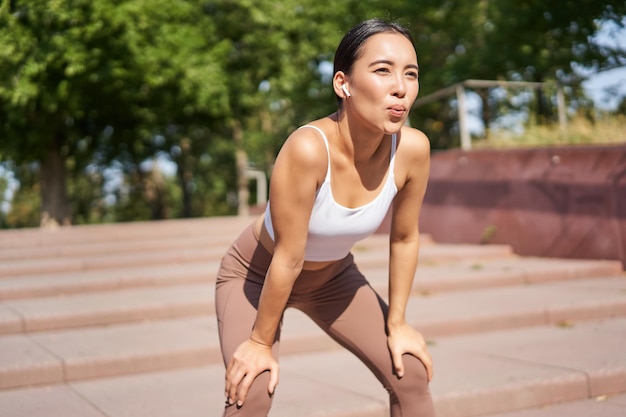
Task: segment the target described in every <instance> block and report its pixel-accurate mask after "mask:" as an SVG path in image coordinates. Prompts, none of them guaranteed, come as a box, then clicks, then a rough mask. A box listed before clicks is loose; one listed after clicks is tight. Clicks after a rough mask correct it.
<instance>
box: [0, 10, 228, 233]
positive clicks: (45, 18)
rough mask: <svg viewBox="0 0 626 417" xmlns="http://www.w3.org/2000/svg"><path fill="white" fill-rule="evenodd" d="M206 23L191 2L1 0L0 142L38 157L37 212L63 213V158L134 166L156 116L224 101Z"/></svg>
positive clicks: (211, 109)
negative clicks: (38, 204) (0, 112)
mask: <svg viewBox="0 0 626 417" xmlns="http://www.w3.org/2000/svg"><path fill="white" fill-rule="evenodd" d="M211 28H212V25H211V19H208V16H207V14H206V13H205V11H204V9H203V7H202V2H201V1H195V2H180V1H178V2H169V1H147V0H128V1H121V0H120V1H115V2H111V1H105V0H96V1H91V0H76V1H69V0H54V1H47V0H32V1H28V2H26V1H17V0H15V1H8V0H3V1H2V3H1V7H0V111H2V113H3V115H4V117H3V119H2V120H1V122H0V123H1V124H0V133H1V134H2V137H3V143H2V150H3V154H4V155H6V157H7V158H9V159H11V160H14V161H15V162H16V164H21V163H22V162H25V161H36V162H37V163H38V166H39V171H40V179H41V207H42V216H43V217H50V218H52V219H53V220H55V221H56V222H58V223H67V222H69V221H70V219H71V205H70V203H69V199H68V190H67V186H66V178H67V176H68V174H69V173H68V166H67V165H68V158H72V161H71V165H72V173H71V174H74V175H80V173H84V169H85V168H86V167H87V166H88V165H89V164H94V163H95V164H99V165H106V164H108V163H110V162H111V161H113V160H115V159H119V160H120V161H121V163H122V165H123V166H131V167H137V166H138V165H139V164H140V163H141V162H142V161H143V160H145V159H146V158H149V157H150V156H151V155H152V154H153V152H154V151H155V149H156V148H157V147H155V146H154V143H153V140H154V137H155V136H156V135H157V134H158V133H159V132H166V127H167V126H169V125H171V124H173V123H176V124H180V125H185V124H187V123H189V122H190V121H193V120H196V121H197V120H204V121H205V122H207V121H210V120H213V119H215V118H216V117H217V115H218V114H220V113H223V112H224V111H225V110H226V106H227V104H228V102H227V99H226V98H225V95H226V94H227V90H226V89H225V88H223V87H222V85H223V82H220V81H223V77H222V75H221V73H220V61H221V55H220V52H219V51H220V50H222V51H223V50H224V48H223V47H222V46H221V44H220V42H216V38H215V36H211V33H212V32H211V30H212V29H211ZM216 51H217V52H216ZM165 137H167V134H166V135H165ZM169 145H171V144H169ZM170 148H171V146H170Z"/></svg>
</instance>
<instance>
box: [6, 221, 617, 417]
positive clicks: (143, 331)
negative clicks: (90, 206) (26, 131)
mask: <svg viewBox="0 0 626 417" xmlns="http://www.w3.org/2000/svg"><path fill="white" fill-rule="evenodd" d="M250 221H251V218H248V217H214V218H203V219H188V220H168V221H160V222H135V223H123V224H110V225H90V226H72V227H69V228H59V229H54V230H40V229H21V230H3V231H0V417H57V416H58V417H179V416H185V417H196V416H197V417H200V416H202V417H214V416H215V417H218V416H220V415H221V409H222V407H223V404H224V397H223V381H224V368H223V365H222V363H221V357H220V353H219V340H218V337H217V326H216V321H215V316H214V292H213V285H214V280H215V273H216V271H217V267H218V265H219V261H220V259H221V256H222V255H223V254H224V252H225V251H226V249H227V247H228V245H229V243H230V242H231V241H232V240H233V239H234V238H235V237H236V236H237V234H238V233H239V232H240V231H241V230H242V229H243V228H244V227H245V226H246V225H247V224H249V222H250ZM386 241H387V236H385V235H383V234H377V235H374V236H371V237H370V238H367V239H366V240H364V241H363V242H360V243H359V244H357V246H356V247H355V248H354V252H353V253H354V255H355V258H356V260H357V263H358V264H359V265H360V269H361V270H362V271H363V272H364V274H365V275H366V276H367V277H368V279H369V280H370V283H371V284H372V286H373V287H374V288H376V289H377V290H378V291H379V292H380V293H381V295H382V296H383V297H385V296H386V279H387V276H386V264H387V247H386ZM422 241H423V243H422V247H421V249H420V263H419V266H418V271H417V274H416V278H415V283H414V286H413V293H412V295H411V299H410V302H409V308H408V311H407V318H408V320H409V322H410V323H411V324H412V325H413V326H415V327H416V328H417V329H419V330H420V331H422V333H423V334H424V335H425V337H426V338H427V341H428V344H429V349H430V351H431V354H432V356H433V359H434V368H435V377H434V379H433V381H432V383H431V392H432V394H433V398H434V401H435V406H436V410H437V416H438V417H474V416H492V417H561V416H562V417H565V416H567V417H583V416H584V417H598V416H599V417H624V416H626V274H625V273H624V271H623V270H622V265H621V262H619V261H612V260H579V259H550V258H535V257H522V256H517V255H516V254H515V253H513V251H512V249H511V248H510V247H509V246H507V245H456V244H441V243H437V242H433V241H432V239H430V238H429V237H428V236H423V237H422ZM282 335H283V340H282V342H281V358H280V362H281V371H280V384H279V386H278V388H277V392H276V396H275V399H274V406H273V408H272V411H271V412H270V416H271V417H322V416H324V417H357V416H358V417H388V415H389V414H388V405H387V398H386V397H387V396H386V392H385V391H384V389H383V388H382V387H381V386H380V384H379V383H378V382H377V381H376V380H375V379H374V377H373V376H372V375H371V374H370V373H369V371H368V370H367V368H366V367H365V366H363V365H362V364H361V363H360V362H358V361H357V360H356V359H355V358H353V357H352V356H351V355H350V354H349V353H348V352H346V351H344V350H343V349H341V348H340V347H338V345H336V343H335V342H333V341H332V340H330V339H329V338H328V337H327V336H326V335H325V334H324V333H323V332H321V331H320V330H319V329H318V328H317V327H316V326H315V325H314V324H313V323H312V322H311V321H310V320H309V319H308V318H307V317H306V316H304V315H303V314H302V313H300V312H298V311H296V310H291V309H290V310H288V311H287V312H286V315H285V323H284V329H283V331H282Z"/></svg>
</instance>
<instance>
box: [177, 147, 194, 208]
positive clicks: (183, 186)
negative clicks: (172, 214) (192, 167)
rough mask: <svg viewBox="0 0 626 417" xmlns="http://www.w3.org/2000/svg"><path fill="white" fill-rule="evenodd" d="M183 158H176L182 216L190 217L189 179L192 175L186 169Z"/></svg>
mask: <svg viewBox="0 0 626 417" xmlns="http://www.w3.org/2000/svg"><path fill="white" fill-rule="evenodd" d="M184 161H185V158H180V159H179V160H178V170H177V174H178V180H179V182H180V190H181V193H182V197H183V212H182V217H184V218H190V217H191V214H192V213H191V192H190V191H189V181H190V179H191V177H192V174H191V173H190V172H189V171H188V170H187V166H186V165H185V162H184Z"/></svg>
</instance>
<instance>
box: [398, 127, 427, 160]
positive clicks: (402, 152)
mask: <svg viewBox="0 0 626 417" xmlns="http://www.w3.org/2000/svg"><path fill="white" fill-rule="evenodd" d="M398 138H399V139H398V145H397V147H398V155H399V156H400V158H402V159H406V160H407V161H408V162H416V161H420V160H421V161H425V160H428V159H429V158H430V141H429V140H428V137H427V136H426V135H425V134H424V132H422V131H421V130H419V129H415V128H412V127H409V126H404V127H403V128H402V130H401V131H400V134H399V135H398Z"/></svg>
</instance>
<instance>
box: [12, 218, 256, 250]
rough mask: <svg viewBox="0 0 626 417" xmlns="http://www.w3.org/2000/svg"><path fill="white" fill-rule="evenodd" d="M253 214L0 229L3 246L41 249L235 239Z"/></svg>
mask: <svg viewBox="0 0 626 417" xmlns="http://www.w3.org/2000/svg"><path fill="white" fill-rule="evenodd" d="M254 218H255V217H253V216H250V217H248V216H241V217H240V216H223V217H204V218H194V219H174V220H162V221H146V222H129V223H109V224H98V225H80V226H70V227H60V228H56V229H40V228H27V229H8V230H2V231H0V249H18V248H22V249H26V250H29V251H35V252H37V250H38V249H41V248H46V247H49V246H66V245H69V246H71V245H89V244H94V243H106V242H120V243H127V242H132V241H147V240H153V239H167V238H172V237H174V238H175V237H192V236H207V235H209V236H218V237H219V236H222V237H224V238H226V237H229V238H231V239H232V238H234V237H235V236H237V235H238V234H239V233H240V232H241V230H243V228H244V227H245V226H247V225H248V224H250V222H252V221H253V219H254Z"/></svg>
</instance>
